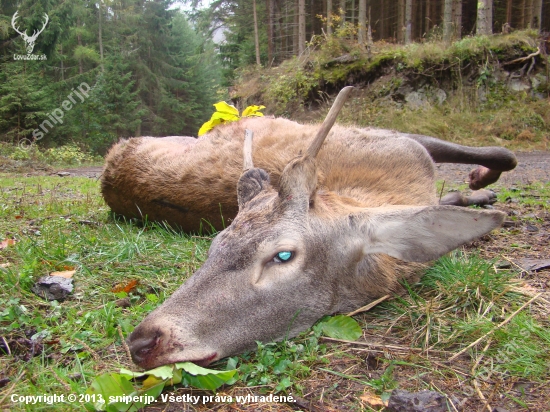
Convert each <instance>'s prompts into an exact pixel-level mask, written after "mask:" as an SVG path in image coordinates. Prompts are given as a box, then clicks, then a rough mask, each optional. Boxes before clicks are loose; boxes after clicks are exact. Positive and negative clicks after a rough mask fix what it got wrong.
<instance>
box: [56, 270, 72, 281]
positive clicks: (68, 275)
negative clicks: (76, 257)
mask: <svg viewBox="0 0 550 412" xmlns="http://www.w3.org/2000/svg"><path fill="white" fill-rule="evenodd" d="M75 273H76V270H64V271H62V272H52V273H50V276H59V277H62V278H66V279H70V278H72V277H73V275H74V274H75Z"/></svg>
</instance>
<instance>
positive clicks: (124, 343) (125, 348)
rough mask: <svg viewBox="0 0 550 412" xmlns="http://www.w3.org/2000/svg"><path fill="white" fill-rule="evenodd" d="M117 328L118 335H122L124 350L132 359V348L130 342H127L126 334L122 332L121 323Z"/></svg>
mask: <svg viewBox="0 0 550 412" xmlns="http://www.w3.org/2000/svg"><path fill="white" fill-rule="evenodd" d="M116 330H117V331H118V335H119V336H120V344H121V345H122V347H123V348H124V352H126V356H128V359H129V360H130V361H131V360H132V354H131V352H130V348H129V347H128V344H127V343H126V339H124V335H123V334H122V328H121V327H120V325H117V326H116Z"/></svg>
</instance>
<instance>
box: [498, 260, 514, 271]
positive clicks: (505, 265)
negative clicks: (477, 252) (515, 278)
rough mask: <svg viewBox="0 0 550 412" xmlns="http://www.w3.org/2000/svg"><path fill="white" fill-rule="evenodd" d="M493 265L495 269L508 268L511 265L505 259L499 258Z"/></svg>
mask: <svg viewBox="0 0 550 412" xmlns="http://www.w3.org/2000/svg"><path fill="white" fill-rule="evenodd" d="M495 266H496V268H497V269H510V268H511V267H512V264H511V263H510V262H508V261H507V260H501V261H499V262H497V263H495Z"/></svg>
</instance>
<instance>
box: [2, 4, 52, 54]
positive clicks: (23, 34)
mask: <svg viewBox="0 0 550 412" xmlns="http://www.w3.org/2000/svg"><path fill="white" fill-rule="evenodd" d="M17 13H19V12H17V11H16V12H15V14H14V15H13V17H12V19H11V26H12V27H13V29H14V30H15V31H16V32H17V33H19V34H20V35H21V37H22V38H23V40H25V43H27V54H31V53H32V51H33V50H34V43H35V42H36V39H37V38H38V35H39V34H40V33H42V32H43V31H44V29H45V28H46V25H47V24H48V21H49V20H50V19H49V17H48V15H47V14H46V13H44V17H45V18H46V21H45V22H44V25H43V26H42V28H41V29H40V30H34V32H33V34H32V36H29V35H27V31H26V30H25V31H24V32H21V31H20V30H19V28H18V27H17V26H16V25H15V21H16V20H17V18H18V17H19V16H18V15H17Z"/></svg>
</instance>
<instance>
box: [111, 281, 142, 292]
mask: <svg viewBox="0 0 550 412" xmlns="http://www.w3.org/2000/svg"><path fill="white" fill-rule="evenodd" d="M137 284H138V281H137V279H132V280H131V281H129V282H128V283H126V284H124V283H119V284H118V285H116V286H115V287H114V288H113V289H111V292H114V293H119V292H126V293H130V292H131V291H132V290H134V289H135V287H136V286H137Z"/></svg>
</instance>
